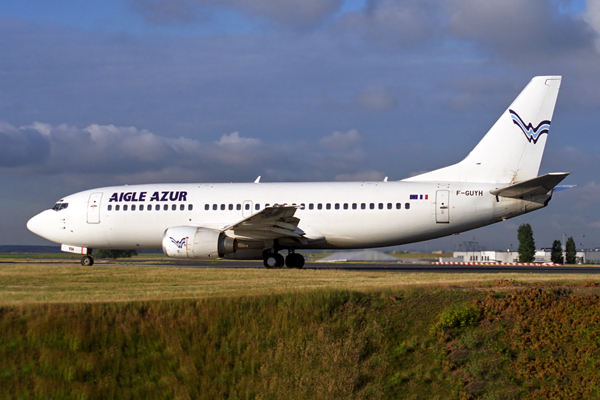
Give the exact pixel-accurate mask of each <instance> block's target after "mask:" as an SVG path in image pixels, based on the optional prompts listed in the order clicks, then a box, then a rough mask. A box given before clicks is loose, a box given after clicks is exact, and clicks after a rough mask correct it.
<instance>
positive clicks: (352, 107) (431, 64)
mask: <svg viewBox="0 0 600 400" xmlns="http://www.w3.org/2000/svg"><path fill="white" fill-rule="evenodd" d="M536 75H562V76H563V82H562V86H561V91H560V94H559V98H558V102H557V106H556V109H555V113H554V118H553V120H552V129H551V130H550V135H549V138H548V141H547V144H546V151H545V157H544V159H543V161H542V165H541V168H540V174H543V173H548V172H571V175H570V176H569V177H568V178H567V179H566V180H565V181H564V182H563V183H564V184H569V185H577V187H575V188H574V189H570V190H567V191H562V192H559V193H556V194H555V196H554V198H553V199H552V201H551V202H550V204H549V206H548V207H546V208H544V209H542V210H539V211H536V212H534V213H530V214H526V215H524V216H520V217H517V218H514V219H511V220H508V221H505V222H503V223H500V224H496V225H492V226H489V227H485V228H480V229H477V230H474V231H470V232H466V233H462V234H460V235H458V236H452V237H450V238H444V239H437V240H432V241H429V242H426V243H425V242H424V243H418V244H414V245H407V246H402V247H401V249H404V250H408V251H412V250H428V251H432V250H445V251H452V250H455V249H458V248H459V246H462V247H463V248H464V242H467V241H477V242H478V244H479V246H480V247H481V248H483V249H488V250H499V249H508V248H511V246H512V247H514V248H515V249H516V248H517V246H518V242H517V239H516V236H517V228H518V226H519V225H520V224H522V223H529V224H531V226H532V228H533V232H534V237H535V240H536V245H537V246H538V247H550V246H551V245H552V241H553V240H555V239H562V238H563V235H566V236H573V237H574V239H575V241H576V243H577V245H578V247H586V248H593V247H600V210H599V208H598V205H597V204H598V202H597V199H598V197H599V196H600V177H598V165H600V137H599V135H598V133H599V132H598V128H597V121H598V114H599V111H600V0H589V1H587V2H586V1H583V0H577V1H569V0H506V1H502V2H481V1H479V0H396V1H393V0H303V1H301V2H298V1H291V0H219V1H217V0H103V1H96V0H85V1H83V0H69V1H66V0H29V1H22V0H3V1H2V2H0V188H1V189H0V202H1V204H2V207H1V211H0V224H1V228H2V229H0V244H30V245H36V244H39V245H46V244H50V243H49V242H47V241H46V240H44V239H41V238H39V237H37V236H36V235H34V234H33V233H31V232H29V231H28V230H27V229H26V227H25V224H26V222H27V220H28V219H29V218H30V217H32V216H33V215H35V214H37V213H38V212H40V211H42V210H44V209H47V208H49V207H51V206H52V205H53V204H54V203H55V202H56V201H57V200H59V199H60V198H61V197H63V196H66V195H68V194H71V193H75V192H78V191H82V190H87V189H91V188H95V187H102V186H109V185H121V184H137V183H160V182H231V181H233V182H252V181H254V179H256V177H257V176H259V175H261V176H262V178H261V182H280V181H298V182H301V181H348V180H359V181H362V180H382V179H383V178H384V177H386V176H387V177H389V180H400V179H403V178H406V177H409V176H413V175H415V174H417V173H420V172H424V171H429V170H433V169H437V168H440V167H443V166H446V165H450V164H453V163H455V162H458V161H460V160H462V159H463V158H464V157H465V156H466V155H467V154H468V153H469V151H470V150H471V149H472V148H473V147H474V146H475V145H476V144H477V142H478V141H479V140H480V139H481V138H482V137H483V135H484V134H485V133H486V132H487V130H488V129H489V128H490V127H491V126H492V125H493V123H494V122H495V121H496V120H497V118H498V117H499V116H500V115H501V114H502V112H503V111H504V110H505V109H506V108H507V107H508V106H509V105H510V103H511V102H512V100H513V99H514V98H515V97H516V95H518V93H519V92H520V91H521V90H522V89H523V88H524V87H525V85H526V84H527V83H528V82H529V81H530V80H531V78H532V77H533V76H536Z"/></svg>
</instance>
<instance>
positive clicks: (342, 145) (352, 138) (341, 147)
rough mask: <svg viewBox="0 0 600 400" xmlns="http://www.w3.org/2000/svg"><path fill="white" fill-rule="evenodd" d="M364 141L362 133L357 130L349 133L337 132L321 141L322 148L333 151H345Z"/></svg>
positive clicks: (351, 130)
mask: <svg viewBox="0 0 600 400" xmlns="http://www.w3.org/2000/svg"><path fill="white" fill-rule="evenodd" d="M361 141H362V137H361V136H360V133H359V132H358V131H357V130H356V129H350V130H349V131H348V132H339V131H335V132H333V133H332V134H331V135H329V136H325V137H323V138H321V139H320V140H319V144H320V145H321V147H323V148H325V149H328V150H333V151H345V150H348V149H349V148H351V147H355V146H356V145H358V144H359V143H360V142H361Z"/></svg>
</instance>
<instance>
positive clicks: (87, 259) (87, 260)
mask: <svg viewBox="0 0 600 400" xmlns="http://www.w3.org/2000/svg"><path fill="white" fill-rule="evenodd" d="M81 265H83V266H84V267H91V266H92V265H94V259H93V258H92V256H83V257H81Z"/></svg>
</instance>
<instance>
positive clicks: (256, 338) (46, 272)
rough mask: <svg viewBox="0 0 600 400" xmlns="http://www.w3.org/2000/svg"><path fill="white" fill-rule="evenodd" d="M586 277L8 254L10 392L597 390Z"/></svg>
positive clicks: (560, 393)
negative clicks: (64, 260) (58, 261)
mask: <svg viewBox="0 0 600 400" xmlns="http://www.w3.org/2000/svg"><path fill="white" fill-rule="evenodd" d="M500 277H503V279H504V280H498V278H500ZM525 277H527V278H528V279H525ZM573 278H576V277H574V276H569V277H568V278H567V277H565V276H547V275H545V276H537V277H536V276H533V274H526V275H518V274H506V275H494V276H493V278H492V279H490V277H489V276H487V277H486V276H478V275H474V274H469V275H462V274H446V275H444V274H395V273H371V272H346V271H314V270H300V271H297V270H265V269H243V270H235V269H233V270H232V269H192V268H147V267H127V266H109V267H98V268H95V267H94V268H82V267H80V266H75V265H55V264H51V265H44V264H0V332H1V335H0V360H2V362H1V363H0V399H19V398H23V399H28V398H40V399H46V398H60V399H63V398H64V399H71V398H73V399H75V398H77V399H84V398H85V399H105V398H118V399H129V398H132V399H133V398H182V399H186V398H194V399H195V398H198V399H282V398H285V399H306V398H310V399H341V398H345V399H346V398H351V399H461V398H482V399H483V398H485V399H513V398H531V399H538V398H556V399H562V398H598V397H600V379H598V378H597V370H598V368H599V367H600V339H599V338H600V336H598V333H597V332H598V331H599V329H600V300H599V298H598V296H597V295H598V293H599V289H600V288H599V287H598V286H600V285H599V284H598V283H594V282H585V280H586V279H589V275H586V276H585V278H582V277H577V278H576V279H578V280H579V282H573V281H572V280H571V279H573ZM536 279H545V283H533V281H535V280H536ZM449 285H453V286H461V289H460V290H455V289H448V288H446V287H447V286H449ZM468 287H473V288H477V290H467V289H468ZM482 289H486V290H482ZM573 293H580V294H581V295H580V296H575V295H574V294H573Z"/></svg>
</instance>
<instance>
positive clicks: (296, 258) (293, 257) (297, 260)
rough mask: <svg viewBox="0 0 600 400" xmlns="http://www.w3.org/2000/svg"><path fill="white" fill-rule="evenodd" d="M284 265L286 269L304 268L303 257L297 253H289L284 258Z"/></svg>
mask: <svg viewBox="0 0 600 400" xmlns="http://www.w3.org/2000/svg"><path fill="white" fill-rule="evenodd" d="M285 265H287V267H288V268H297V269H300V268H302V267H304V256H303V255H302V254H298V253H290V254H288V256H287V257H286V258H285Z"/></svg>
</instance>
